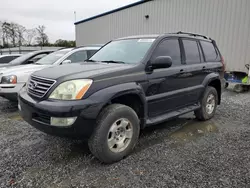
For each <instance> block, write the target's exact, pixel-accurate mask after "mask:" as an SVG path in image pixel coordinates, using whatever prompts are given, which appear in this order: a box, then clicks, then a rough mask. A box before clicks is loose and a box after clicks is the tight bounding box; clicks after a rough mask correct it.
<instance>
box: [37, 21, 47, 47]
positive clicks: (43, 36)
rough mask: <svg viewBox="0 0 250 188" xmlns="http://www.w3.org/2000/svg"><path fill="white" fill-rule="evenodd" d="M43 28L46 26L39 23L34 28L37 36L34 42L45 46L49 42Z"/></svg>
mask: <svg viewBox="0 0 250 188" xmlns="http://www.w3.org/2000/svg"><path fill="white" fill-rule="evenodd" d="M45 29H46V27H45V26H44V25H39V26H38V27H37V28H36V31H37V35H38V36H37V37H36V42H37V44H39V45H40V46H45V45H48V44H49V37H48V35H47V34H46V33H45Z"/></svg>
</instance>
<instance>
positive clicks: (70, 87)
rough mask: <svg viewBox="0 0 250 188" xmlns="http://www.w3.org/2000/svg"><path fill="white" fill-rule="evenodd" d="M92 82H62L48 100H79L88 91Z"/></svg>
mask: <svg viewBox="0 0 250 188" xmlns="http://www.w3.org/2000/svg"><path fill="white" fill-rule="evenodd" d="M92 82H93V81H92V80H89V79H81V80H71V81H67V82H64V83H62V84H60V85H59V86H57V88H56V89H55V90H54V91H53V92H52V93H51V95H50V96H49V98H50V99H59V100H80V99H81V98H82V97H83V96H84V94H85V93H86V92H87V91H88V89H89V87H90V86H91V84H92Z"/></svg>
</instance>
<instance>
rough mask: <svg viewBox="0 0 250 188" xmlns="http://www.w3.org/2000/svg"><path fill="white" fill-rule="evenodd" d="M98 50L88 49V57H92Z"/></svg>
mask: <svg viewBox="0 0 250 188" xmlns="http://www.w3.org/2000/svg"><path fill="white" fill-rule="evenodd" d="M96 52H97V50H88V51H87V55H88V59H89V58H91V57H92V56H93V55H94V54H95V53H96Z"/></svg>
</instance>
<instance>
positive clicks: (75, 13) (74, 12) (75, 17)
mask: <svg viewBox="0 0 250 188" xmlns="http://www.w3.org/2000/svg"><path fill="white" fill-rule="evenodd" d="M74 15H75V22H76V11H74Z"/></svg>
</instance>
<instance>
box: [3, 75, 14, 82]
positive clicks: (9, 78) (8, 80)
mask: <svg viewBox="0 0 250 188" xmlns="http://www.w3.org/2000/svg"><path fill="white" fill-rule="evenodd" d="M16 83H17V76H16V75H10V76H3V77H2V81H1V84H16Z"/></svg>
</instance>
